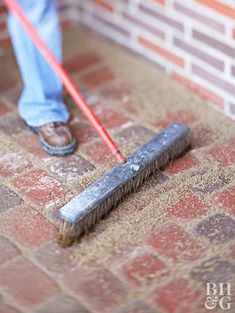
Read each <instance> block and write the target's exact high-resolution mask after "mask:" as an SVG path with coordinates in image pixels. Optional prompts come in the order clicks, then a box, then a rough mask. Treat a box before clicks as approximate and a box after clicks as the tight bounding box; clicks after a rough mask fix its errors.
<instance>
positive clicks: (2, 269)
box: [0, 28, 235, 313]
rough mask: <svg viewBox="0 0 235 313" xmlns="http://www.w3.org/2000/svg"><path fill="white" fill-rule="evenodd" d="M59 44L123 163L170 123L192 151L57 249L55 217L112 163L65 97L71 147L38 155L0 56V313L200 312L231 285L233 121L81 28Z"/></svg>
mask: <svg viewBox="0 0 235 313" xmlns="http://www.w3.org/2000/svg"><path fill="white" fill-rule="evenodd" d="M64 41H65V42H64V44H65V65H66V67H67V68H68V70H69V71H70V73H71V74H72V75H73V77H74V78H75V80H76V82H78V84H79V85H80V86H81V88H82V89H83V90H84V89H85V90H88V91H90V92H91V93H92V97H90V98H89V99H90V102H91V105H92V106H93V108H94V110H95V112H96V113H97V114H98V116H99V117H100V118H101V120H102V121H103V122H104V124H105V125H106V126H107V127H108V129H109V131H110V133H111V134H112V135H113V136H114V138H115V139H116V141H117V142H118V143H119V144H120V146H121V148H122V150H123V151H124V152H125V153H126V154H129V153H131V152H132V151H134V150H135V149H136V148H137V147H138V146H140V145H142V144H143V143H144V142H146V141H147V140H148V139H150V138H151V137H152V136H153V134H154V133H157V132H159V131H160V130H161V129H162V128H163V127H165V126H167V125H168V124H169V123H170V122H171V121H174V120H180V121H183V122H186V123H188V125H189V126H190V127H191V145H192V148H191V150H190V151H189V152H188V153H187V154H186V155H185V156H183V157H182V158H181V159H178V160H176V161H174V162H173V163H172V164H171V165H170V166H169V167H168V168H167V169H166V170H165V171H164V172H160V173H158V174H156V175H154V176H153V177H152V178H151V179H150V180H148V181H147V182H146V183H145V184H144V186H143V187H142V188H141V189H140V190H139V192H137V193H136V194H133V195H131V196H129V197H128V198H127V199H126V201H124V202H123V203H122V204H121V205H119V207H118V208H117V209H116V210H114V211H113V212H112V213H111V214H110V216H109V217H108V218H107V219H105V220H103V221H101V222H100V223H99V224H98V225H97V227H96V228H95V229H94V230H93V231H91V233H90V234H89V235H86V236H84V237H83V238H82V240H81V242H80V243H78V244H75V245H74V246H73V247H69V248H66V249H63V248H61V247H60V246H59V245H58V244H57V242H56V235H57V226H58V220H57V212H58V209H59V208H60V207H61V206H62V205H63V204H64V203H66V202H67V201H68V200H69V199H71V198H72V197H73V196H75V195H77V194H78V193H79V192H80V191H81V190H83V189H84V188H86V187H87V186H88V185H89V184H90V183H91V182H92V181H94V180H95V179H97V178H98V177H99V176H100V175H102V174H103V173H104V172H105V171H107V170H109V169H110V168H111V167H112V166H113V165H114V161H113V159H112V157H110V156H109V155H108V153H107V152H106V150H105V148H104V147H103V145H102V144H101V142H100V140H99V139H98V138H97V136H96V135H95V133H94V132H93V130H92V129H91V128H90V127H89V125H88V123H87V122H86V121H85V120H84V118H83V117H82V115H81V114H80V113H79V112H78V110H77V109H76V108H75V106H73V104H72V101H71V100H70V99H69V97H68V96H66V97H65V98H66V102H67V103H68V106H69V108H70V111H71V115H72V118H71V125H72V126H73V128H74V131H75V132H76V134H77V137H78V141H79V149H78V150H77V152H76V153H75V154H74V155H73V156H69V157H65V158H56V157H50V156H48V155H47V154H46V153H44V152H43V151H42V150H41V148H40V146H39V144H38V141H37V139H36V137H35V135H33V134H32V133H30V132H29V131H28V130H27V129H26V128H25V126H24V124H23V123H22V122H21V121H20V119H19V117H18V115H17V111H16V102H17V98H18V95H19V92H20V88H21V83H20V78H19V74H18V72H17V68H16V65H15V63H14V59H13V57H12V52H11V50H10V48H9V49H6V48H4V49H3V48H2V49H1V48H0V68H1V76H0V312H1V313H16V312H17V313H18V312H22V313H24V312H25V313H26V312H30V313H31V312H34V313H88V312H89V313H92V312H93V313H153V312H161V313H186V312H187V313H190V312H195V313H201V312H207V310H206V309H205V307H204V303H205V298H206V295H205V283H207V282H212V283H220V282H233V283H234V282H235V281H234V277H235V264H234V258H235V219H234V214H235V176H234V173H235V167H234V160H235V124H234V122H233V121H231V120H229V119H227V118H225V117H223V116H222V115H221V114H220V113H219V112H218V113H217V112H216V111H214V110H212V109H211V108H210V107H209V105H207V104H206V103H205V102H204V101H203V100H201V99H199V98H198V97H196V96H195V95H193V94H192V93H191V92H189V91H187V90H186V89H185V88H184V87H183V86H181V85H179V84H178V83H177V82H174V81H173V80H171V79H170V78H168V77H167V76H166V75H165V74H164V73H162V72H161V71H159V69H157V68H156V66H155V65H153V64H151V63H150V62H148V61H146V60H144V59H142V58H140V57H139V56H136V55H133V54H132V53H130V52H128V51H126V50H125V49H122V48H120V47H119V46H118V45H116V44H113V43H112V42H109V41H106V40H104V39H102V38H100V37H96V36H94V35H92V34H91V33H89V32H88V31H87V30H85V29H82V30H79V29H78V28H69V29H67V30H65V40H64ZM213 312H220V311H216V310H214V311H213ZM231 312H232V311H231Z"/></svg>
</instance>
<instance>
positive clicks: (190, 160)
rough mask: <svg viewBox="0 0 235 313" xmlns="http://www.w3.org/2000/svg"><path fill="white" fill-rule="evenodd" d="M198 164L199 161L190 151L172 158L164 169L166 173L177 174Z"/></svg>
mask: <svg viewBox="0 0 235 313" xmlns="http://www.w3.org/2000/svg"><path fill="white" fill-rule="evenodd" d="M198 164H199V161H198V160H197V158H196V157H195V156H193V155H192V154H191V153H187V154H186V155H184V156H182V157H180V158H178V159H176V160H174V161H173V162H172V163H171V164H170V165H169V166H168V167H167V168H166V170H165V172H166V173H167V174H178V173H181V172H182V171H185V170H188V169H190V168H192V167H194V166H196V165H198Z"/></svg>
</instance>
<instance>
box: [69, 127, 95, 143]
mask: <svg viewBox="0 0 235 313" xmlns="http://www.w3.org/2000/svg"><path fill="white" fill-rule="evenodd" d="M72 128H73V130H74V134H75V136H76V138H77V141H78V145H80V144H83V143H86V142H88V141H89V140H92V139H93V138H94V137H97V135H96V133H95V131H94V130H93V128H92V126H90V125H88V124H85V123H76V124H73V125H72Z"/></svg>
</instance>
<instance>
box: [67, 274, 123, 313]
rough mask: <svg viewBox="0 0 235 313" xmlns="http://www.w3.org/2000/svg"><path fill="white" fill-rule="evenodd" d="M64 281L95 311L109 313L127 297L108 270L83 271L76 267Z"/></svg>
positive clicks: (117, 280) (120, 284)
mask: <svg viewBox="0 0 235 313" xmlns="http://www.w3.org/2000/svg"><path fill="white" fill-rule="evenodd" d="M64 282H65V284H66V286H67V287H68V288H69V289H71V290H72V291H73V292H74V293H75V294H79V295H80V297H82V298H83V300H84V301H85V303H86V304H87V306H88V307H90V308H92V310H94V312H96V313H109V312H110V311H111V309H114V308H115V307H117V306H118V305H120V304H122V303H123V302H124V301H125V300H126V297H127V290H125V286H124V285H123V284H122V283H121V282H120V281H119V279H118V278H117V277H116V276H114V275H113V274H112V273H110V272H109V271H108V270H103V269H101V270H97V271H95V272H92V273H85V272H84V271H83V270H81V269H78V270H75V271H71V272H70V273H69V274H68V275H67V276H66V278H65V281H64Z"/></svg>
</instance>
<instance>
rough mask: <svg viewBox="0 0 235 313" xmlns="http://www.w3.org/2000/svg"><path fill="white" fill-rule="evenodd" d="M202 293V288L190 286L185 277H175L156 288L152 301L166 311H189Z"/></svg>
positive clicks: (169, 312) (173, 312)
mask: <svg viewBox="0 0 235 313" xmlns="http://www.w3.org/2000/svg"><path fill="white" fill-rule="evenodd" d="M202 293H203V290H200V289H199V288H194V287H192V286H190V283H189V282H188V281H186V280H185V279H176V280H173V281H172V282H170V283H168V284H167V285H164V286H162V287H161V288H157V289H156V290H155V291H154V293H153V301H154V302H155V303H156V304H157V305H158V306H159V307H160V308H161V310H164V312H166V313H176V312H191V309H192V307H193V305H194V304H195V303H197V301H198V300H199V298H200V296H201V295H202Z"/></svg>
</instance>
